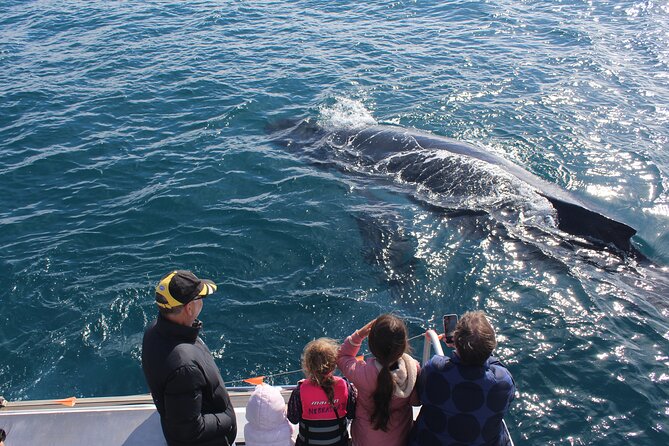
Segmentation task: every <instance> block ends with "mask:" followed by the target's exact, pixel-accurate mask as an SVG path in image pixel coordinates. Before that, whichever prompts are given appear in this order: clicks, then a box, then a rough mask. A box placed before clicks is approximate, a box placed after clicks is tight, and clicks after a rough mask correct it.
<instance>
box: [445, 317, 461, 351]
mask: <svg viewBox="0 0 669 446" xmlns="http://www.w3.org/2000/svg"><path fill="white" fill-rule="evenodd" d="M456 325H458V315H457V314H445V315H444V335H445V340H446V343H447V344H452V343H453V332H454V331H455V326H456Z"/></svg>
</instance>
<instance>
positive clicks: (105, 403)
mask: <svg viewBox="0 0 669 446" xmlns="http://www.w3.org/2000/svg"><path fill="white" fill-rule="evenodd" d="M228 392H229V394H230V399H231V400H232V405H233V407H235V413H236V415H237V432H238V433H237V441H236V444H238V445H243V444H245V443H244V425H245V424H246V403H247V402H248V399H249V397H250V395H251V393H252V392H253V387H244V388H232V389H228ZM290 392H291V389H287V388H286V389H283V390H282V393H283V395H284V399H285V400H286V401H287V400H288V398H289V397H290ZM5 404H6V405H5V406H4V407H1V408H0V428H2V429H4V430H5V431H6V432H7V440H6V441H5V444H6V446H19V445H50V444H60V445H68V446H79V445H81V446H84V445H85V446H89V445H92V444H95V445H99V446H107V445H108V446H120V445H123V446H140V445H142V446H154V445H155V446H162V445H167V443H166V442H165V437H164V436H163V432H162V430H161V428H160V417H159V415H158V412H157V411H156V407H155V406H154V404H153V400H152V399H151V395H149V394H146V395H133V396H119V397H108V398H77V399H76V403H75V405H74V406H73V407H68V406H66V405H64V404H63V403H60V402H56V401H55V400H42V401H16V402H6V403H5Z"/></svg>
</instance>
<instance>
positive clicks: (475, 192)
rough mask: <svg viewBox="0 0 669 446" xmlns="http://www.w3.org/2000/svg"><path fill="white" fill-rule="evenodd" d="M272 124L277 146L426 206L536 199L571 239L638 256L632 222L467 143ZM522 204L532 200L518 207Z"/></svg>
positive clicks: (485, 208) (466, 207)
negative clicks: (405, 189)
mask: <svg viewBox="0 0 669 446" xmlns="http://www.w3.org/2000/svg"><path fill="white" fill-rule="evenodd" d="M279 128H281V129H282V130H281V131H277V132H275V138H274V141H275V142H277V143H280V144H281V145H283V146H284V147H286V148H291V149H299V151H300V153H302V154H305V155H306V156H308V158H309V159H310V160H311V161H313V162H315V163H318V164H321V165H332V166H335V167H337V168H339V169H343V170H347V171H357V172H361V171H362V172H367V173H372V174H383V175H388V176H391V177H392V178H393V179H394V180H395V181H397V182H399V183H403V184H406V185H412V186H414V187H415V189H414V191H415V192H416V193H417V194H419V195H421V196H422V197H423V198H422V199H421V201H424V202H426V203H427V204H428V205H429V206H430V207H432V208H441V209H443V210H446V211H449V212H456V213H457V212H462V211H468V212H472V213H474V214H477V213H478V214H480V213H481V212H484V213H494V212H498V211H500V208H505V207H506V208H509V210H510V211H513V210H514V208H515V210H516V211H522V212H525V213H531V212H532V209H531V208H532V206H534V207H535V208H536V207H537V206H538V207H541V204H540V203H541V202H543V203H544V204H545V206H546V207H552V210H551V211H552V212H551V218H552V219H553V222H554V223H553V224H554V225H555V226H556V227H557V228H558V229H559V230H560V231H563V232H565V233H568V234H571V235H573V236H576V237H577V240H575V243H576V244H581V245H585V246H588V247H593V248H596V249H605V250H609V251H611V252H614V253H616V254H622V255H632V256H634V257H639V258H643V255H642V254H641V253H639V252H638V251H637V250H636V248H635V247H634V246H633V245H632V243H631V241H630V239H631V237H632V236H634V234H636V230H635V229H633V228H632V227H630V226H628V225H626V224H625V223H622V222H619V221H616V220H614V219H612V218H609V217H607V216H605V215H604V214H603V213H601V212H600V211H599V210H598V209H596V207H595V206H594V205H592V204H585V203H584V202H582V201H581V200H579V199H577V198H575V197H574V196H572V195H571V194H570V193H568V192H567V191H565V190H563V189H561V188H560V187H558V186H557V185H554V184H552V183H549V182H548V181H546V180H544V179H542V178H540V177H538V176H537V175H535V174H533V173H531V172H529V171H527V170H525V169H523V168H522V167H520V166H518V165H516V164H514V163H512V162H511V161H509V160H507V159H505V158H503V157H501V156H498V155H496V154H494V153H491V152H489V151H486V150H484V149H483V148H481V147H478V146H476V145H474V144H470V143H467V142H463V141H459V140H455V139H451V138H448V137H444V136H439V135H435V134H432V133H429V132H425V131H421V130H416V129H409V128H403V127H397V126H387V125H369V126H364V127H354V126H351V127H340V128H333V129H327V128H325V127H323V126H320V125H319V124H318V123H317V122H316V121H314V120H311V119H305V120H302V121H300V122H299V123H298V124H296V125H295V124H293V125H290V126H286V125H281V126H280V127H279ZM275 130H276V128H275ZM514 197H515V198H514ZM528 203H531V204H532V206H530V207H529V208H526V209H519V208H523V206H525V207H527V205H528Z"/></svg>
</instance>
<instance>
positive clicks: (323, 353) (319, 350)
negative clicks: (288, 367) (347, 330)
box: [302, 338, 339, 403]
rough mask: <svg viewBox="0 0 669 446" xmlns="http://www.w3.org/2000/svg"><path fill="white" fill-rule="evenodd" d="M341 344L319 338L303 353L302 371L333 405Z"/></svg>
mask: <svg viewBox="0 0 669 446" xmlns="http://www.w3.org/2000/svg"><path fill="white" fill-rule="evenodd" d="M337 353H339V344H338V343H337V342H336V341H335V340H334V339H330V338H318V339H315V340H313V341H311V342H309V343H308V344H307V345H306V346H305V347H304V352H303V353H302V370H303V371H304V376H306V377H307V379H308V380H309V381H311V382H312V383H314V384H316V385H318V386H319V387H321V388H322V389H323V390H324V391H325V394H326V395H327V396H328V399H329V400H330V402H331V403H332V402H333V400H334V378H333V377H332V372H334V370H335V367H337Z"/></svg>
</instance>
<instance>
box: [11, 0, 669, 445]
mask: <svg viewBox="0 0 669 446" xmlns="http://www.w3.org/2000/svg"><path fill="white" fill-rule="evenodd" d="M302 119H310V120H313V121H314V122H318V123H320V124H321V125H323V126H324V127H326V128H333V127H342V126H344V127H345V126H359V125H364V124H377V123H378V124H392V125H397V126H401V127H406V128H417V129H421V130H425V131H429V132H433V133H435V134H438V135H443V136H448V137H452V138H456V139H460V140H463V141H467V142H470V143H474V144H477V145H479V146H481V147H483V148H485V149H487V150H490V151H491V152H493V153H495V154H497V155H501V156H503V157H504V158H506V159H508V160H510V161H513V162H515V163H516V164H518V165H520V166H522V167H523V168H524V169H526V170H528V171H530V172H532V173H534V174H536V175H538V176H539V177H541V178H543V179H544V180H546V181H548V182H550V183H552V184H555V185H557V186H560V187H561V188H563V189H564V190H566V191H569V192H570V193H571V194H572V195H573V196H575V197H577V198H579V199H581V200H583V201H585V202H588V203H592V205H593V206H596V207H597V208H598V209H599V210H601V211H602V212H604V213H605V214H606V215H607V216H609V217H610V218H613V219H616V220H618V221H621V222H624V223H626V224H628V225H630V226H632V227H633V228H635V229H636V230H637V231H638V233H637V235H636V236H634V238H633V242H634V244H635V246H636V247H638V248H639V250H640V251H641V252H642V253H643V254H644V255H645V256H646V257H648V259H649V261H647V262H646V261H640V260H635V259H632V258H625V257H620V256H617V255H614V254H611V253H607V252H602V251H597V250H593V249H588V248H585V247H579V245H578V244H574V243H573V240H570V238H569V237H568V236H567V235H566V234H561V233H560V232H559V231H557V229H555V228H553V229H552V230H551V228H550V221H551V218H550V217H551V216H550V210H549V208H548V207H547V206H545V205H546V203H545V202H542V201H541V200H539V201H532V199H530V198H528V196H523V195H522V194H520V195H518V196H516V195H514V192H513V191H511V192H510V194H511V195H512V196H509V192H508V191H506V192H505V191H502V195H504V194H506V195H504V199H505V200H507V202H508V200H509V199H511V200H512V201H513V202H514V203H516V204H519V207H520V208H522V209H523V210H522V212H515V213H513V215H512V216H511V217H508V218H507V217H505V218H500V215H499V214H495V213H494V212H489V213H486V214H483V215H473V216H472V215H469V216H468V215H453V214H451V215H445V214H443V213H440V212H438V211H436V210H434V209H432V208H430V207H426V206H424V205H423V204H422V203H421V201H420V200H416V199H415V198H416V195H417V194H420V193H421V191H420V190H417V189H416V187H414V186H412V185H407V184H401V182H399V181H397V179H395V178H391V177H388V178H380V177H379V176H378V175H371V174H366V172H364V171H360V170H356V169H353V168H352V167H354V166H344V168H342V166H332V165H329V164H328V163H318V162H314V161H315V160H314V159H312V158H311V157H310V158H307V157H304V156H302V155H301V154H300V153H299V151H297V152H296V151H291V150H286V149H285V148H284V147H282V146H280V145H277V144H276V143H275V142H274V141H275V136H276V132H273V131H272V130H271V129H272V128H274V123H277V122H284V121H286V120H291V121H295V122H299V120H302ZM0 155H1V157H0V191H1V192H2V193H1V194H0V252H2V255H1V256H0V276H1V277H2V279H3V280H2V282H3V286H2V287H0V394H2V395H3V396H4V397H5V398H7V399H9V400H19V399H45V398H55V397H66V396H71V395H76V396H80V397H81V396H106V395H123V394H135V393H145V392H146V391H147V389H146V386H145V383H144V379H143V375H142V372H141V367H140V344H141V338H142V334H143V330H144V328H145V326H146V325H147V324H148V323H149V321H150V320H151V319H152V318H153V317H154V315H155V307H154V304H153V291H152V290H153V286H155V283H156V282H157V281H158V280H159V278H160V277H161V275H163V274H164V273H166V272H168V271H170V270H171V269H173V268H185V269H191V270H193V271H195V272H196V273H197V274H198V275H199V276H201V277H206V278H211V279H213V280H215V281H216V282H217V283H218V284H219V293H218V294H217V295H216V296H213V297H211V298H209V299H208V300H207V301H206V304H205V309H204V311H203V314H202V316H201V318H202V320H203V321H204V327H205V329H204V337H205V340H206V342H207V344H208V345H209V347H210V348H211V350H212V352H213V353H214V355H215V357H216V360H217V363H218V365H219V366H220V368H221V371H222V374H223V377H224V378H225V379H226V380H227V381H228V382H231V383H235V382H237V380H240V379H243V378H248V377H253V376H258V375H274V374H281V373H284V372H292V371H294V370H297V369H299V367H300V366H299V356H300V352H301V350H302V347H303V346H304V344H305V343H306V342H308V341H309V340H311V339H312V338H314V337H319V336H330V337H333V338H336V339H342V338H343V337H345V336H346V335H348V334H349V333H351V332H352V331H353V330H355V329H356V328H358V327H359V326H361V325H363V324H364V323H366V322H367V321H368V320H369V319H371V318H373V317H375V316H376V315H378V314H379V313H382V312H387V311H395V312H397V313H398V314H400V315H402V316H403V317H405V318H406V320H407V322H408V325H409V330H410V333H411V335H412V336H416V335H419V334H420V333H421V331H422V330H424V329H426V328H429V327H438V326H439V321H440V318H441V315H442V314H444V313H450V312H456V313H462V312H464V311H467V310H471V309H483V310H485V311H486V312H487V313H488V314H489V315H490V318H491V320H492V321H493V323H494V325H495V327H496V329H497V331H498V335H499V341H500V348H499V350H498V354H499V356H500V357H501V358H502V359H503V360H504V361H505V362H506V364H507V365H508V366H509V368H510V370H511V372H512V373H513V375H514V377H515V379H516V382H517V385H518V389H519V393H518V396H517V399H516V401H515V402H514V404H513V408H512V410H511V412H510V414H509V415H508V417H507V423H508V424H509V427H510V429H511V432H512V436H513V438H514V440H515V441H516V443H517V444H572V445H589V444H604V443H606V444H610V445H623V444H635V445H659V444H668V443H669V433H668V432H667V430H668V429H669V422H668V417H669V390H668V389H669V387H668V381H669V371H668V368H667V366H668V365H669V342H668V340H669V303H668V298H669V270H668V269H667V265H669V194H668V192H667V190H668V189H669V4H667V2H664V1H658V2H652V1H615V2H614V1H597V2H593V1H581V0H562V1H539V0H496V1H480V0H479V1H442V2H437V1H419V0H415V1H395V2H365V3H361V2H353V1H339V2H326V1H292V2H288V1H285V0H275V1H263V2H237V1H209V2H204V1H202V2H188V3H186V2H167V1H165V2H101V1H91V2H53V1H3V2H2V4H0ZM316 161H317V160H316ZM493 173H495V172H482V175H483V176H485V175H487V174H490V175H491V177H494V175H493ZM496 192H499V191H496ZM498 197H499V195H498ZM437 198H438V199H443V198H444V197H437ZM485 200H486V197H485V196H484V197H481V196H478V197H476V196H474V197H472V202H471V203H470V202H468V201H466V200H465V202H461V203H460V206H461V207H463V208H467V206H468V204H476V205H480V204H481V202H482V201H483V202H485ZM488 204H489V207H490V209H491V210H492V209H494V206H495V201H494V200H492V201H491V202H490V203H488ZM520 204H522V206H521V205H520ZM537 216H539V218H538V219H537ZM537 222H539V223H537ZM537 225H539V226H541V228H542V231H541V232H540V233H537V231H536V230H535V229H536V228H537ZM546 234H549V235H546ZM398 257H399V258H398ZM420 348H421V344H420V342H419V343H417V344H416V345H414V349H415V351H416V352H419V351H420ZM299 377H300V375H299V373H286V374H283V375H278V376H276V377H275V378H274V379H273V382H274V383H277V384H289V383H294V382H295V381H296V380H297V379H298V378H299Z"/></svg>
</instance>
